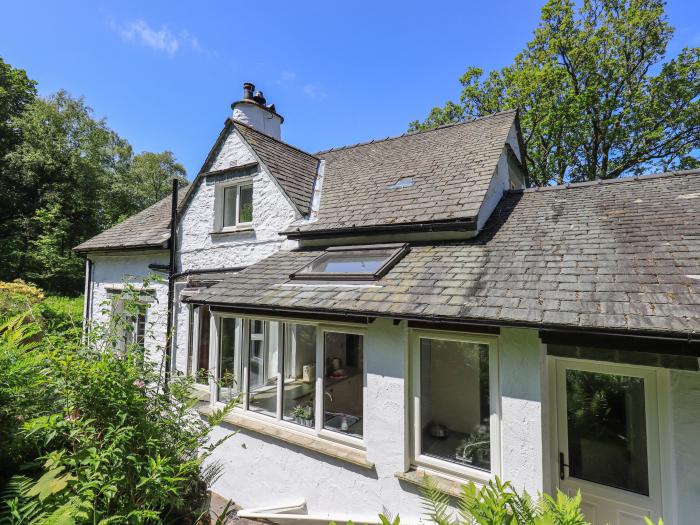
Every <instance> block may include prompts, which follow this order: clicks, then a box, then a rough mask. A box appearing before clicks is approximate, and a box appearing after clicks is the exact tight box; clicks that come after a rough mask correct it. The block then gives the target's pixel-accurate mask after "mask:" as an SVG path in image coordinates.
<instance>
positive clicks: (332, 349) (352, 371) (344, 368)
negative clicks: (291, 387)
mask: <svg viewBox="0 0 700 525" xmlns="http://www.w3.org/2000/svg"><path fill="white" fill-rule="evenodd" d="M323 352H324V354H323V358H324V367H325V370H324V374H323V375H324V378H323V428H327V429H329V430H334V431H336V432H343V433H345V434H352V435H354V436H360V437H362V424H363V421H362V392H363V388H362V386H363V376H362V362H363V361H362V358H363V356H362V336H361V335H354V334H342V333H337V332H327V333H326V334H325V337H324V342H323Z"/></svg>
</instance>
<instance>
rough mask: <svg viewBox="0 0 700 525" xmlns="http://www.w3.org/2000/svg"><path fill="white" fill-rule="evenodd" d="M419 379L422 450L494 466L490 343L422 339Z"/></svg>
mask: <svg viewBox="0 0 700 525" xmlns="http://www.w3.org/2000/svg"><path fill="white" fill-rule="evenodd" d="M420 381H421V384H420V398H421V414H420V418H421V425H422V450H421V452H422V453H423V454H425V455H427V456H433V457H437V458H440V459H443V460H446V461H451V462H453V463H459V464H461V465H466V466H470V467H474V468H478V469H481V470H487V471H488V470H490V468H491V437H490V436H491V429H490V424H489V421H490V415H491V411H490V406H489V353H488V345H483V344H476V343H466V342H459V341H443V340H439V339H421V344H420Z"/></svg>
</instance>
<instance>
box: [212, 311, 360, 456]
mask: <svg viewBox="0 0 700 525" xmlns="http://www.w3.org/2000/svg"><path fill="white" fill-rule="evenodd" d="M225 317H228V318H235V319H236V344H238V345H240V346H239V348H240V349H241V351H240V352H239V355H240V359H241V360H242V362H241V363H238V362H237V363H236V366H239V365H240V366H239V369H240V370H241V374H242V378H243V380H242V388H241V392H240V394H241V398H242V399H243V401H242V402H241V403H239V404H238V405H237V406H235V407H234V412H235V413H237V414H241V415H244V416H245V417H248V418H253V419H257V420H260V421H264V422H266V423H268V424H275V425H278V426H279V427H280V428H283V429H285V430H289V431H290V432H296V433H302V434H305V435H310V436H315V437H318V438H322V439H325V440H328V441H334V442H337V443H341V444H344V445H349V446H351V447H354V448H358V449H361V450H364V449H365V445H364V435H363V437H361V438H360V437H357V436H353V435H349V434H343V433H341V432H335V431H333V430H328V429H324V428H323V418H322V417H316V418H314V419H315V421H314V427H304V426H302V425H298V424H296V423H293V422H291V421H286V420H285V419H284V414H283V406H282V405H283V402H282V401H283V400H282V396H283V392H284V388H283V387H280V385H283V384H284V378H283V374H284V346H283V345H284V344H285V341H283V339H284V334H283V332H284V331H283V330H282V329H281V327H282V325H284V324H290V325H295V324H299V325H307V326H314V327H316V362H315V364H316V384H315V391H314V402H313V403H314V413H315V414H323V398H324V394H323V383H324V370H325V367H324V366H322V364H323V363H324V359H323V356H324V350H325V349H324V346H323V345H324V341H325V334H326V333H328V332H335V333H342V334H354V335H360V336H362V337H363V340H362V352H363V356H362V417H363V420H364V419H365V417H366V414H367V366H366V362H367V359H366V353H365V341H366V335H367V328H366V327H364V326H358V325H356V324H351V323H347V324H345V323H321V322H315V321H310V320H307V319H293V318H279V317H271V316H264V315H263V316H251V315H243V314H236V313H231V312H216V311H212V312H211V325H210V326H211V330H212V333H211V337H210V340H209V345H210V347H209V349H210V351H209V363H210V370H211V371H212V373H211V376H210V389H209V391H210V403H211V404H212V405H213V406H214V407H215V408H221V407H222V406H223V402H221V401H219V400H218V392H217V386H216V382H215V381H213V380H212V379H211V378H216V377H218V362H219V355H218V353H219V327H220V320H221V319H222V318H225ZM244 320H245V321H252V320H258V321H267V327H266V333H265V335H266V337H268V341H270V340H271V339H272V337H274V336H275V335H274V334H273V333H272V330H270V326H271V325H272V323H277V327H278V328H277V338H278V345H279V347H278V352H277V359H278V361H277V374H276V375H277V385H278V387H277V405H276V411H275V412H276V413H275V416H274V417H273V416H271V415H269V414H264V413H261V412H256V411H254V410H250V408H249V403H248V393H249V384H248V379H249V378H248V362H249V351H250V345H249V344H248V339H249V334H248V328H247V327H248V326H249V325H250V323H249V322H243V321H244ZM237 359H239V358H237ZM319 364H321V366H319Z"/></svg>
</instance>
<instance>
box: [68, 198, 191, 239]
mask: <svg viewBox="0 0 700 525" xmlns="http://www.w3.org/2000/svg"><path fill="white" fill-rule="evenodd" d="M188 188H189V186H184V187H182V188H180V191H179V193H178V204H181V203H182V201H183V199H184V198H185V195H186V193H187V190H188ZM170 203H171V199H170V195H168V196H167V197H165V198H164V199H163V200H160V201H158V202H156V203H155V204H154V205H152V206H149V207H148V208H146V209H145V210H143V211H140V212H139V213H137V214H136V215H132V216H131V217H129V218H128V219H126V220H124V221H123V222H120V223H119V224H117V225H116V226H112V227H111V228H109V229H108V230H105V231H103V232H102V233H99V234H97V235H95V236H94V237H92V238H91V239H88V240H87V241H85V242H83V243H82V244H80V245H78V246H76V247H75V248H73V249H74V250H75V251H76V252H90V251H98V250H127V249H137V248H166V247H167V242H168V239H169V238H170Z"/></svg>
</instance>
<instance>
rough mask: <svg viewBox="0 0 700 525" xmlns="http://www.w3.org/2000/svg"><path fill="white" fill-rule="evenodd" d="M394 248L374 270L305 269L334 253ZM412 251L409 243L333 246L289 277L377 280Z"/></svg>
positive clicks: (296, 278)
mask: <svg viewBox="0 0 700 525" xmlns="http://www.w3.org/2000/svg"><path fill="white" fill-rule="evenodd" d="M392 249H393V250H394V253H392V254H391V255H389V256H388V257H387V258H386V260H385V261H384V262H383V263H382V264H381V266H379V268H377V269H376V270H375V271H374V272H371V273H370V272H305V271H304V269H305V268H308V267H309V266H312V265H314V264H316V263H317V262H318V261H320V260H321V259H322V258H324V257H327V256H329V255H332V254H334V253H342V252H368V253H369V252H373V251H379V250H392ZM409 251H410V248H409V244H408V243H394V244H363V245H357V246H352V245H350V246H332V247H330V248H326V250H325V251H324V252H323V253H322V254H321V255H319V256H318V257H316V258H315V259H314V260H313V261H311V262H309V263H307V264H305V265H304V267H303V268H300V269H298V270H296V271H295V272H292V273H291V274H289V278H290V279H291V280H295V281H376V280H377V279H380V278H382V277H383V276H384V275H386V274H387V273H388V272H389V270H391V269H392V268H393V267H394V266H395V265H396V263H398V262H399V261H400V260H401V259H403V258H404V257H405V256H406V254H408V252H409Z"/></svg>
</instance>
